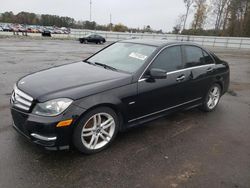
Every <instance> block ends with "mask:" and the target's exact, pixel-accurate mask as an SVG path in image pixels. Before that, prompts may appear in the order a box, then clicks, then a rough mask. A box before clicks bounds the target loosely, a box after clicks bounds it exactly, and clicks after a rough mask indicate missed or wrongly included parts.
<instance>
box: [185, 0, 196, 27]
mask: <svg viewBox="0 0 250 188" xmlns="http://www.w3.org/2000/svg"><path fill="white" fill-rule="evenodd" d="M183 2H184V3H185V7H186V14H185V17H184V24H183V30H184V29H185V27H186V22H187V17H188V14H189V10H190V8H191V6H192V5H193V3H194V0H183Z"/></svg>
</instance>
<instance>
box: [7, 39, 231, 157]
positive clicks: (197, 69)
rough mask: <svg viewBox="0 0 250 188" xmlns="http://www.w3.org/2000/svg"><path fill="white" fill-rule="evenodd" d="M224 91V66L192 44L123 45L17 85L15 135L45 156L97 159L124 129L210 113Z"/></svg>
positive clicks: (147, 42)
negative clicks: (71, 152)
mask: <svg viewBox="0 0 250 188" xmlns="http://www.w3.org/2000/svg"><path fill="white" fill-rule="evenodd" d="M59 80H60V82H59ZM228 86H229V66H228V63H227V62H225V61H223V60H221V59H219V58H218V57H217V56H216V55H215V54H214V53H212V52H210V51H209V50H206V49H204V48H202V47H200V46H198V45H196V44H192V43H186V42H167V41H166V40H159V41H158V40H137V39H136V40H125V41H120V42H116V43H114V44H111V45H109V46H108V47H105V48H104V49H102V50H101V51H99V52H97V53H96V54H94V55H92V56H91V57H89V58H87V59H85V60H84V61H81V62H77V63H72V64H68V65H62V66H59V67H55V68H50V69H47V70H43V71H40V72H36V73H34V74H30V75H28V76H25V77H23V78H21V79H20V80H19V81H18V82H17V83H16V84H15V86H14V90H13V93H12V95H11V114H12V118H13V127H14V128H15V129H16V130H17V131H18V132H20V133H21V134H22V135H24V136H25V137H26V138H28V139H29V140H31V141H32V142H34V143H36V144H38V145H41V146H43V147H45V148H47V149H51V150H62V149H68V148H69V147H70V146H71V145H74V146H75V147H76V148H77V149H78V150H79V151H80V152H83V153H87V154H90V153H96V152H98V151H101V150H103V149H105V148H106V147H108V146H109V145H110V144H111V143H112V141H113V140H114V138H115V137H116V135H117V133H118V132H119V131H123V130H125V129H127V128H129V127H133V126H135V125H138V124H142V123H145V122H148V121H151V120H153V119H156V118H159V117H162V116H165V115H167V114H169V113H172V112H175V111H179V110H183V109H190V108H194V107H199V108H200V109H202V110H203V111H206V112H210V111H213V110H214V109H215V108H216V106H217V104H218V103H219V100H220V98H221V96H222V95H223V94H224V93H225V92H226V91H227V90H228Z"/></svg>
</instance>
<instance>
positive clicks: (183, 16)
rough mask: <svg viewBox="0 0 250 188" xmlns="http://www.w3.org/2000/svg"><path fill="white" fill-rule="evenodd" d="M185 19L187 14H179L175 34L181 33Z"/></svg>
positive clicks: (174, 29)
mask: <svg viewBox="0 0 250 188" xmlns="http://www.w3.org/2000/svg"><path fill="white" fill-rule="evenodd" d="M184 20H185V15H183V14H180V15H179V16H178V18H177V20H176V21H175V26H174V28H173V33H174V34H178V33H180V31H181V28H182V26H183V23H184Z"/></svg>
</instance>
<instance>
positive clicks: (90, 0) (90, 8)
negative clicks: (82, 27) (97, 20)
mask: <svg viewBox="0 0 250 188" xmlns="http://www.w3.org/2000/svg"><path fill="white" fill-rule="evenodd" d="M89 21H90V22H91V21H92V0H89Z"/></svg>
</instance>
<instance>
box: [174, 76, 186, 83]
mask: <svg viewBox="0 0 250 188" xmlns="http://www.w3.org/2000/svg"><path fill="white" fill-rule="evenodd" d="M184 79H185V75H181V76H179V77H177V78H176V81H177V82H180V81H182V80H184Z"/></svg>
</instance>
